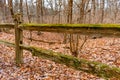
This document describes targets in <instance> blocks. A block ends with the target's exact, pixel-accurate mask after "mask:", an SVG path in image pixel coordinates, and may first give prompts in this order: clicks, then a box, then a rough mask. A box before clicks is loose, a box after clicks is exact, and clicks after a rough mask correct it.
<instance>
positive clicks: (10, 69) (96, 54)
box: [0, 30, 120, 80]
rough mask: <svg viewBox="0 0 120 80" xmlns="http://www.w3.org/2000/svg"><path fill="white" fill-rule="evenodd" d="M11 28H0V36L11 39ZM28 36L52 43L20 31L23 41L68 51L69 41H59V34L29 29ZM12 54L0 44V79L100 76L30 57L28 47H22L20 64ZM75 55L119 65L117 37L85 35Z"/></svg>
mask: <svg viewBox="0 0 120 80" xmlns="http://www.w3.org/2000/svg"><path fill="white" fill-rule="evenodd" d="M11 32H12V34H8V33H4V32H0V39H2V40H6V41H10V42H14V40H15V37H14V32H13V31H12V30H11ZM32 36H33V37H32V38H34V39H36V40H44V41H49V42H50V41H51V42H56V43H53V44H51V43H43V42H38V41H30V40H29V39H27V38H29V32H28V31H24V37H25V38H24V44H26V45H32V46H36V47H42V48H45V49H49V50H54V51H56V52H62V53H65V54H69V55H70V50H69V43H67V44H63V43H61V44H60V43H59V42H62V41H63V34H60V33H48V32H44V33H43V32H42V34H41V35H37V32H32ZM14 58H15V49H14V48H12V47H8V46H5V45H3V44H0V80H104V79H102V78H99V77H96V76H94V75H91V74H87V73H85V72H82V71H76V70H74V69H71V68H68V67H66V66H64V65H60V64H57V63H55V62H52V61H49V60H46V59H41V58H38V57H34V56H32V55H31V53H30V52H28V51H24V59H23V61H24V64H23V65H22V66H21V67H16V65H15V60H14ZM78 58H84V59H87V60H91V61H99V62H102V63H106V64H108V65H110V66H111V65H112V66H117V67H120V38H106V37H104V38H99V39H88V40H87V42H86V43H85V45H84V46H83V48H82V50H81V51H80V54H79V56H78ZM111 80H115V79H111Z"/></svg>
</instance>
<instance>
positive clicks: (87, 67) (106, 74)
mask: <svg viewBox="0 0 120 80" xmlns="http://www.w3.org/2000/svg"><path fill="white" fill-rule="evenodd" d="M0 43H3V44H5V45H8V46H12V47H15V44H14V43H9V42H6V41H1V40H0ZM20 46H21V47H22V48H23V49H25V50H28V51H30V52H31V53H32V54H33V56H37V57H41V58H43V59H48V60H51V61H54V62H56V63H60V64H64V65H66V66H68V67H70V68H73V69H76V70H80V71H84V72H87V73H91V74H93V75H96V76H98V77H102V78H116V79H118V80H119V79H120V68H117V67H113V66H108V65H106V64H103V63H100V62H94V61H88V60H85V59H78V58H76V57H73V56H70V55H64V54H62V53H58V52H53V51H50V50H46V49H42V48H36V47H32V46H25V45H20Z"/></svg>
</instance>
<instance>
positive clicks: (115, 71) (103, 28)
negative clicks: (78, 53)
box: [0, 24, 120, 80]
mask: <svg viewBox="0 0 120 80" xmlns="http://www.w3.org/2000/svg"><path fill="white" fill-rule="evenodd" d="M0 28H15V38H16V40H15V44H14V43H9V42H6V41H0V43H4V44H6V45H8V46H12V47H15V49H16V58H15V59H16V63H17V64H21V63H22V50H23V49H25V50H28V51H30V52H31V53H32V54H33V56H38V57H41V58H43V59H48V60H52V61H54V62H57V63H60V64H64V65H66V66H68V67H72V68H74V69H76V70H81V71H84V72H87V73H91V74H94V75H96V76H99V77H103V78H117V79H118V80H119V79H120V68H117V67H112V66H108V65H106V64H102V63H99V62H93V61H88V60H85V59H78V58H75V57H73V56H69V55H63V54H62V53H56V52H53V51H50V50H45V49H41V48H36V47H32V46H25V45H24V44H23V41H22V31H23V30H33V31H34V30H35V31H36V30H40V31H47V32H62V33H63V32H64V33H74V34H76V33H79V34H83V35H96V34H100V35H102V36H106V37H119V36H120V25H119V24H20V25H18V24H15V25H14V24H10V25H9V24H0Z"/></svg>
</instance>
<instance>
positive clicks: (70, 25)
mask: <svg viewBox="0 0 120 80" xmlns="http://www.w3.org/2000/svg"><path fill="white" fill-rule="evenodd" d="M20 26H23V27H32V26H34V27H64V28H67V27H88V28H120V24H35V23H31V24H21V25H20Z"/></svg>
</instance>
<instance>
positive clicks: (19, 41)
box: [14, 14, 23, 66]
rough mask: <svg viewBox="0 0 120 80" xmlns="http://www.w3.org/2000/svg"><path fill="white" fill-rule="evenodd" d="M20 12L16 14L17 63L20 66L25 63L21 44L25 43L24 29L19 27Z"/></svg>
mask: <svg viewBox="0 0 120 80" xmlns="http://www.w3.org/2000/svg"><path fill="white" fill-rule="evenodd" d="M20 18H21V16H20V14H16V15H15V20H14V21H15V61H16V65H17V66H20V65H21V64H22V63H23V60H22V58H23V49H22V48H21V47H20V44H22V43H23V31H22V30H21V29H19V24H20V21H21V20H20Z"/></svg>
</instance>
